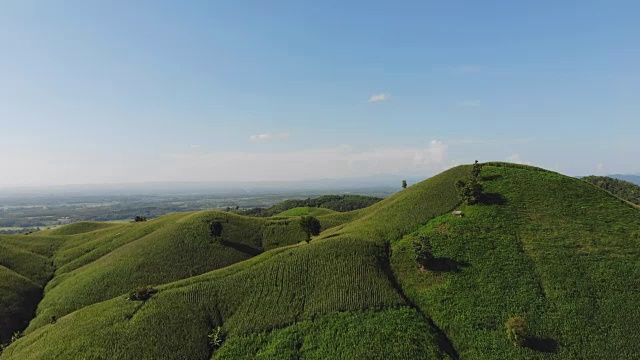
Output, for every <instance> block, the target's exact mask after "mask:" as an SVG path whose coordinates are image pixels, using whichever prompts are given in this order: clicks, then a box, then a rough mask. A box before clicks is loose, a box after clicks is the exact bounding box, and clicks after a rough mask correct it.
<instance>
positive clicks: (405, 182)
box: [402, 180, 407, 189]
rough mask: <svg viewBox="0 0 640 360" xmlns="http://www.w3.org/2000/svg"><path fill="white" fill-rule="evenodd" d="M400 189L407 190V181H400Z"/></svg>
mask: <svg viewBox="0 0 640 360" xmlns="http://www.w3.org/2000/svg"><path fill="white" fill-rule="evenodd" d="M402 188H403V189H406V188H407V180H402Z"/></svg>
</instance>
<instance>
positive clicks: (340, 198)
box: [241, 195, 382, 216]
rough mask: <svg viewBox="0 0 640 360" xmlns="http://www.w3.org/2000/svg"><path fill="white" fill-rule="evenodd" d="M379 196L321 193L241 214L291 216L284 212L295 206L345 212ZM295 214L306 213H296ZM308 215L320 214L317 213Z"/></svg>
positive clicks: (364, 206) (359, 207) (368, 204)
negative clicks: (316, 195)
mask: <svg viewBox="0 0 640 360" xmlns="http://www.w3.org/2000/svg"><path fill="white" fill-rule="evenodd" d="M380 200H382V199H381V198H377V197H372V196H364V195H323V196H320V197H317V198H308V199H301V200H298V199H294V200H285V201H283V202H281V203H279V204H276V205H273V206H272V207H270V208H267V209H260V208H257V209H250V210H246V211H244V212H241V214H244V215H252V216H274V215H281V216H292V215H289V214H287V213H285V212H286V211H287V210H291V209H296V208H321V209H329V210H333V211H339V212H345V211H353V210H358V209H362V208H366V207H368V206H371V205H373V204H375V203H377V202H378V201H380ZM296 215H307V214H297V213H296ZM309 215H321V214H319V213H316V214H309Z"/></svg>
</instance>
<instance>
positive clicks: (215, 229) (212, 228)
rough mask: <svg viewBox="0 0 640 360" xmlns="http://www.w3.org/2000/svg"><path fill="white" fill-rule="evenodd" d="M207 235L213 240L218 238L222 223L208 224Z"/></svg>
mask: <svg viewBox="0 0 640 360" xmlns="http://www.w3.org/2000/svg"><path fill="white" fill-rule="evenodd" d="M209 235H210V236H213V237H214V238H217V237H220V235H222V223H221V222H220V221H214V222H212V223H211V224H209Z"/></svg>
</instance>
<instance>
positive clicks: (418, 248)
mask: <svg viewBox="0 0 640 360" xmlns="http://www.w3.org/2000/svg"><path fill="white" fill-rule="evenodd" d="M411 245H412V247H413V252H414V254H413V256H414V259H415V260H416V262H417V263H418V264H419V265H420V267H423V268H424V267H427V266H428V265H429V263H430V262H431V261H432V260H433V258H434V257H433V253H432V252H431V244H429V241H428V239H427V238H425V237H421V238H420V239H415V240H414V241H413V243H412V244H411Z"/></svg>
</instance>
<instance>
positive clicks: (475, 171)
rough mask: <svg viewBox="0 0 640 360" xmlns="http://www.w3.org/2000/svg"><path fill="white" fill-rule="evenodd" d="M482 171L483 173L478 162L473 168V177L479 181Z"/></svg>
mask: <svg viewBox="0 0 640 360" xmlns="http://www.w3.org/2000/svg"><path fill="white" fill-rule="evenodd" d="M480 171H482V165H480V163H478V160H476V162H474V163H473V167H472V168H471V176H472V177H474V178H476V179H477V178H478V177H479V176H480Z"/></svg>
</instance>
